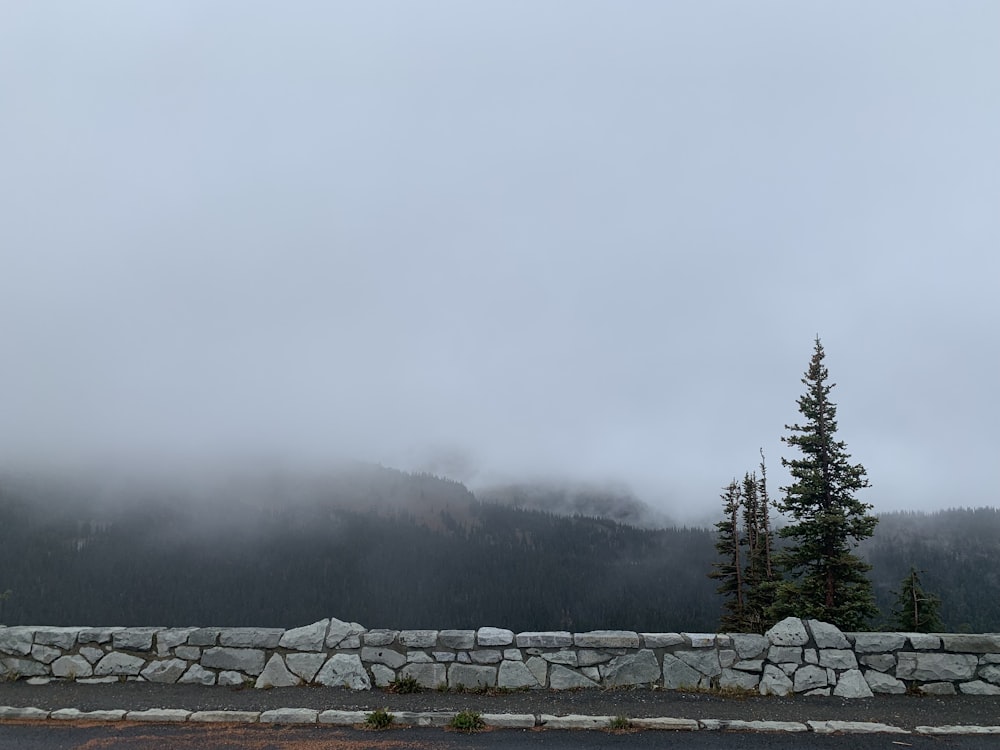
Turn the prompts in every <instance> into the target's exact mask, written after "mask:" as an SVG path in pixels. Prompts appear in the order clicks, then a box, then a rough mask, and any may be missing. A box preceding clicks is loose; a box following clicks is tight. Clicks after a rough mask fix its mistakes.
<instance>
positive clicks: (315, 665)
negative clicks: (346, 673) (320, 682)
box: [285, 653, 326, 682]
mask: <svg viewBox="0 0 1000 750" xmlns="http://www.w3.org/2000/svg"><path fill="white" fill-rule="evenodd" d="M325 661H326V654H314V653H302V654H288V655H287V656H285V664H286V665H287V666H288V668H289V669H290V670H291V671H292V673H293V674H297V675H298V676H299V677H301V678H302V679H303V681H305V682H312V681H313V678H314V677H315V676H316V673H317V672H319V668H320V667H322V666H323V663H324V662H325Z"/></svg>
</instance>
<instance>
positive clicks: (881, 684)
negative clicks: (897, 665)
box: [865, 669, 906, 695]
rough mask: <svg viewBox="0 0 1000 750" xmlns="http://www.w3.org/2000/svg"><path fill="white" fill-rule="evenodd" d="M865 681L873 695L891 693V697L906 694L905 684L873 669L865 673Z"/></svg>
mask: <svg viewBox="0 0 1000 750" xmlns="http://www.w3.org/2000/svg"><path fill="white" fill-rule="evenodd" d="M865 681H866V682H867V683H868V687H870V688H871V689H872V692H873V693H891V694H893V695H903V694H904V693H905V692H906V684H905V683H903V682H902V681H900V680H897V679H896V678H895V677H893V676H891V675H887V674H883V673H882V672H876V671H875V670H874V669H869V670H866V671H865Z"/></svg>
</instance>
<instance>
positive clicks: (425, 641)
mask: <svg viewBox="0 0 1000 750" xmlns="http://www.w3.org/2000/svg"><path fill="white" fill-rule="evenodd" d="M437 639H438V631H436V630H400V631H399V635H398V636H396V640H397V641H398V642H399V643H400V644H401V645H403V646H406V647H407V648H433V647H434V646H437V642H438V640H437Z"/></svg>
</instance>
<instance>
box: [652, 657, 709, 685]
mask: <svg viewBox="0 0 1000 750" xmlns="http://www.w3.org/2000/svg"><path fill="white" fill-rule="evenodd" d="M720 672H721V669H720ZM701 678H702V673H701V672H699V671H698V670H697V669H695V668H694V667H692V666H690V665H689V664H687V663H686V662H683V661H681V660H680V659H678V658H677V657H676V656H674V655H673V654H664V655H663V687H665V688H666V689H667V690H679V689H682V688H695V687H698V683H699V682H701Z"/></svg>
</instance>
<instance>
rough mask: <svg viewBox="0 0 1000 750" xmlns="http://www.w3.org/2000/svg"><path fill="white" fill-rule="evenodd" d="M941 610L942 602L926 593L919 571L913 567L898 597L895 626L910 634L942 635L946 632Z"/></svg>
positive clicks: (894, 613) (894, 612)
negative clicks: (941, 633)
mask: <svg viewBox="0 0 1000 750" xmlns="http://www.w3.org/2000/svg"><path fill="white" fill-rule="evenodd" d="M940 608H941V600H940V599H939V598H938V597H936V596H934V595H933V594H928V593H927V592H926V591H924V588H923V586H922V585H921V583H920V575H919V574H918V572H917V569H916V568H914V567H911V568H910V572H909V573H908V574H907V575H906V578H904V579H903V584H902V586H901V591H900V592H899V594H897V597H896V607H895V609H893V612H892V614H893V615H894V616H895V623H894V624H895V626H896V627H897V628H899V629H900V630H903V631H906V632H910V633H940V632H941V631H942V630H944V625H943V624H942V622H941V617H940V615H939V610H940Z"/></svg>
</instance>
